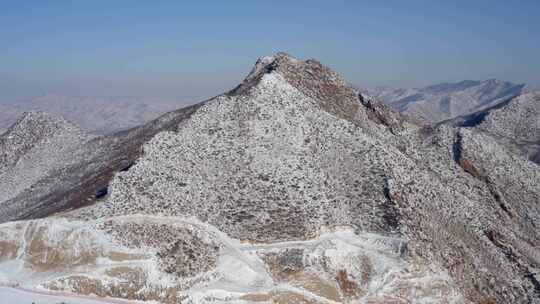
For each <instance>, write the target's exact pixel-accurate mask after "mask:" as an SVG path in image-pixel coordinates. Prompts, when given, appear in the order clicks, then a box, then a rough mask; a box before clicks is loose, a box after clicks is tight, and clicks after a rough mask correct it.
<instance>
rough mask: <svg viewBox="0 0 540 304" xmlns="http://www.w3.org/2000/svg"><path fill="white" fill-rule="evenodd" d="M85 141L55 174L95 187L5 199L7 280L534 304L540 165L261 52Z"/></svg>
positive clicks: (330, 299)
mask: <svg viewBox="0 0 540 304" xmlns="http://www.w3.org/2000/svg"><path fill="white" fill-rule="evenodd" d="M62 134H63V133H62ZM109 143H114V145H109ZM38 146H39V147H41V148H42V149H48V147H49V146H48V143H47V142H41V143H40V145H38ZM80 147H81V148H76V149H75V150H76V151H84V152H88V151H89V152H92V153H93V154H92V155H93V157H95V159H98V160H99V162H96V163H95V164H94V163H93V162H88V161H87V160H86V159H84V157H83V159H82V160H79V158H75V159H72V160H71V163H70V164H69V165H68V166H67V167H62V165H58V167H57V168H55V169H54V170H58V171H60V172H62V173H63V175H62V176H63V178H64V179H66V180H67V179H69V180H75V181H77V177H78V176H92V178H89V179H88V181H89V182H87V183H83V184H80V183H73V184H67V185H63V186H62V188H61V190H62V191H63V192H62V193H65V194H66V195H65V196H69V197H70V199H64V198H63V197H62V199H59V200H58V201H57V200H54V199H50V198H48V199H49V201H50V202H52V203H54V204H57V208H56V209H54V210H53V209H49V208H48V207H47V206H48V205H47V206H44V205H43V204H41V203H40V200H37V199H35V200H31V201H29V200H23V198H25V197H31V198H33V197H36V196H35V195H34V194H33V193H34V192H32V191H33V190H32V189H35V188H36V187H40V188H39V189H41V190H42V191H41V192H42V193H43V192H44V193H48V191H49V192H52V193H54V194H55V195H56V194H57V192H59V191H60V190H57V189H60V188H59V186H58V182H57V181H56V182H54V183H52V182H50V183H49V182H47V181H48V180H46V181H44V182H41V181H42V179H39V182H38V185H37V186H33V185H31V186H30V187H29V188H31V189H26V188H25V189H22V190H21V194H19V195H17V196H15V197H14V198H10V199H9V200H7V201H5V202H0V219H1V218H2V216H4V220H3V221H9V220H19V221H10V222H6V223H4V224H1V225H0V240H1V241H0V282H2V283H4V284H21V286H23V287H26V288H43V289H48V290H53V291H57V292H71V293H76V294H82V295H97V296H100V297H111V298H121V299H128V300H138V301H157V302H160V303H539V301H540V283H539V279H540V278H539V277H538V275H537V273H538V265H540V256H539V254H538V246H539V244H540V243H539V240H540V235H539V231H538V229H537V228H536V227H538V226H539V225H540V169H539V167H538V166H537V165H536V164H534V163H533V162H530V161H528V160H527V159H526V158H524V157H521V156H520V155H519V154H516V153H514V151H511V150H509V149H508V148H507V147H506V146H505V145H503V144H501V142H500V141H499V140H498V139H497V138H495V137H494V136H493V134H490V133H489V132H486V131H485V130H482V129H479V128H462V127H460V126H454V125H449V124H442V125H439V126H436V127H430V126H427V125H423V124H419V123H415V122H412V121H409V120H408V119H407V118H405V117H403V116H401V115H400V114H399V113H395V112H393V111H391V110H390V109H389V108H388V107H386V106H384V105H383V104H381V103H379V102H378V101H377V100H375V99H373V98H369V97H367V96H363V95H361V94H360V93H359V92H358V91H357V90H355V89H354V88H352V87H350V86H348V85H347V83H346V82H345V81H344V80H343V79H342V78H341V77H340V76H339V75H337V74H336V73H335V72H333V71H332V70H330V69H329V68H327V67H325V66H323V65H322V64H320V63H319V62H317V61H315V60H306V61H303V60H299V59H296V58H294V57H292V56H289V55H287V54H283V53H279V54H277V55H275V56H269V57H263V58H261V59H260V60H259V61H258V62H257V63H256V65H255V67H254V68H253V70H252V72H251V73H250V74H249V75H248V76H247V78H246V79H245V80H244V81H243V82H242V83H241V84H240V85H239V86H238V87H236V88H234V89H233V90H231V91H230V92H228V93H226V94H223V95H220V96H218V97H215V98H213V99H210V100H208V101H205V102H203V103H201V104H198V105H196V106H193V107H191V108H186V109H182V110H178V111H175V112H171V113H169V114H166V115H164V116H163V117H161V118H159V119H158V120H156V121H153V122H151V123H149V124H147V125H144V126H141V127H139V128H136V129H133V130H130V131H128V132H124V133H119V134H117V135H112V136H110V137H105V138H98V139H89V140H88V141H87V142H83V143H82V144H81V145H80ZM113 147H118V151H127V152H129V154H128V156H129V157H128V156H125V155H124V154H122V155H120V154H118V153H120V152H114V153H113V151H117V149H113ZM92 148H95V149H92ZM122 149H123V150H122ZM6 151H8V152H9V151H11V150H8V149H6ZM28 151H33V148H32V149H30V150H28ZM77 153H82V152H77ZM23 154H24V155H28V156H25V157H28V159H29V161H30V160H35V159H36V158H35V157H36V156H33V154H29V153H27V152H25V153H23ZM121 156H122V157H121ZM79 162H80V164H79ZM15 163H16V162H15ZM112 164H114V165H112ZM9 168H15V169H10V170H15V171H14V172H16V170H17V169H16V168H17V166H16V165H11V166H9ZM50 172H51V171H50V170H48V171H47V172H45V173H40V174H42V176H45V177H47V176H51V178H54V176H53V175H50ZM94 176H97V177H99V178H93V177H94ZM92 181H99V183H100V184H99V187H96V186H94V185H93V184H92ZM49 187H50V188H49ZM47 189H51V190H47ZM88 189H89V190H88ZM101 189H103V190H102V191H101ZM0 190H7V188H3V189H0ZM81 191H83V192H84V193H85V195H87V196H83V195H81V194H80V193H81ZM94 193H95V195H94V196H93V197H92V194H94ZM78 198H84V199H85V202H86V203H85V204H80V203H78V201H77V199H78ZM87 198H88V200H86V199H87ZM20 202H24V203H25V204H26V206H30V207H32V208H33V209H32V212H29V211H28V210H27V208H21V205H22V203H20ZM6 206H7V207H6ZM81 206H82V207H81ZM2 210H5V211H4V213H2ZM38 211H39V212H38ZM44 215H46V216H47V217H46V218H44V219H36V218H37V217H39V216H44ZM23 219H25V220H23ZM501 274H504V275H501Z"/></svg>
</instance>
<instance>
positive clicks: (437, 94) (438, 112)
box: [365, 79, 529, 123]
mask: <svg viewBox="0 0 540 304" xmlns="http://www.w3.org/2000/svg"><path fill="white" fill-rule="evenodd" d="M528 90H529V89H528V87H527V86H526V85H524V84H514V83H511V82H506V81H500V80H497V79H489V80H485V81H472V80H464V81H461V82H456V83H441V84H436V85H431V86H427V87H425V88H414V89H398V88H391V87H377V88H374V89H367V90H365V92H366V93H367V94H369V95H371V96H373V97H376V98H378V99H380V100H382V101H384V102H385V103H387V104H388V105H389V106H390V107H392V108H393V109H394V110H396V111H399V112H402V113H405V114H407V115H409V116H411V117H415V118H420V119H423V120H425V121H427V122H430V123H438V122H441V121H444V120H448V119H452V118H455V117H458V116H462V115H467V114H470V113H473V112H476V111H480V110H482V109H486V108H489V107H491V106H493V105H496V104H498V103H500V102H502V101H506V100H508V99H511V98H513V97H516V96H518V95H520V94H521V93H524V92H526V91H528Z"/></svg>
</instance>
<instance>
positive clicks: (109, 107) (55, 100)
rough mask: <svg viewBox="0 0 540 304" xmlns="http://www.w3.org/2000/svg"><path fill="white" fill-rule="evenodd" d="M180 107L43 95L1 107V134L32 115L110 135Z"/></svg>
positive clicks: (140, 100)
mask: <svg viewBox="0 0 540 304" xmlns="http://www.w3.org/2000/svg"><path fill="white" fill-rule="evenodd" d="M181 106H182V104H181V103H180V102H177V101H172V100H164V99H155V98H154V99H151V98H149V99H145V98H136V97H78V96H62V95H44V96H39V97H35V98H32V99H29V100H24V101H17V102H8V103H0V134H2V129H4V130H5V129H7V128H8V127H9V126H10V125H12V124H13V123H14V122H15V121H16V120H17V119H18V118H19V117H20V116H21V115H22V114H23V113H24V112H30V111H44V112H47V113H49V114H50V115H53V116H61V117H63V118H65V119H67V120H69V121H71V122H73V123H75V124H76V125H78V126H79V127H80V128H81V129H82V130H84V131H86V132H90V133H94V134H107V133H112V132H115V131H119V130H124V129H128V128H131V127H134V126H137V125H141V124H143V123H145V122H148V121H150V120H152V119H154V118H156V117H158V116H159V115H160V114H163V113H165V112H168V111H171V110H174V109H176V108H178V107H181Z"/></svg>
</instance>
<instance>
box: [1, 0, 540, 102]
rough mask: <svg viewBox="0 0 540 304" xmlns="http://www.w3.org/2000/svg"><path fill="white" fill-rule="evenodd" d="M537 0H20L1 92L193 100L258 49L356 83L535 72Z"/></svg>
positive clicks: (538, 80) (5, 37)
mask: <svg viewBox="0 0 540 304" xmlns="http://www.w3.org/2000/svg"><path fill="white" fill-rule="evenodd" d="M538 11H540V3H538V2H537V1H522V2H520V4H519V5H513V4H511V3H508V2H507V1H475V2H474V3H470V2H468V1H454V2H451V3H449V2H442V1H408V2H406V3H405V2H403V1H386V2H385V4H381V3H373V2H372V3H370V2H368V1H332V2H325V1H309V2H308V1H298V2H295V3H294V4H291V3H288V2H285V1H273V2H256V3H254V1H235V2H234V3H229V2H218V1H199V2H198V3H195V4H194V3H189V4H185V3H179V2H173V1H171V2H167V1H165V2H160V3H158V4H154V3H144V4H139V3H137V4H133V3H131V2H128V1H115V2H114V3H108V2H106V1H93V2H92V3H76V4H74V3H61V2H47V3H44V2H39V1H35V2H25V3H23V4H19V3H17V4H3V5H2V10H1V11H0V25H1V26H2V27H1V29H0V39H1V41H2V42H3V43H2V45H1V46H0V66H2V69H1V70H0V101H6V100H13V99H17V100H22V99H25V98H30V97H33V96H39V95H43V94H50V93H52V94H58V95H68V96H128V97H141V98H148V97H152V98H156V97H157V98H167V99H176V100H181V101H183V102H185V103H193V102H196V101H200V100H203V99H206V98H208V97H212V96H214V95H216V94H219V93H222V92H224V91H226V90H228V89H231V88H232V87H234V86H235V85H236V84H238V82H240V81H241V80H242V79H243V78H244V77H245V75H246V74H247V73H248V72H249V70H250V69H251V67H252V66H253V64H254V62H255V60H256V59H257V58H258V57H261V56H264V55H269V54H273V53H276V52H278V51H284V52H287V53H290V54H292V55H294V56H297V57H299V58H303V59H307V58H315V59H317V60H320V61H321V62H323V63H324V64H326V65H329V66H330V67H332V68H333V69H335V70H336V71H338V72H339V73H341V74H342V75H343V76H344V77H345V78H346V79H347V80H348V81H349V82H351V83H353V84H354V85H357V86H360V87H375V86H393V87H404V88H408V87H423V86H426V85H431V84H435V83H440V82H457V81H461V80H465V79H471V80H485V79H490V78H497V79H500V80H504V81H512V82H515V83H526V84H530V85H532V86H538V85H539V84H540V58H538V55H537V54H540V40H539V39H537V37H539V36H540V20H538V18H537V16H536V15H537V13H538Z"/></svg>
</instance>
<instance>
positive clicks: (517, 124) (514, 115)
mask: <svg viewBox="0 0 540 304" xmlns="http://www.w3.org/2000/svg"><path fill="white" fill-rule="evenodd" d="M444 123H445V124H450V125H454V126H461V127H467V128H476V129H479V130H482V131H483V132H486V133H489V134H490V135H491V136H493V137H494V138H496V139H497V140H498V141H499V142H500V143H501V144H502V145H505V146H506V147H507V148H508V149H509V150H512V151H514V152H516V153H517V154H521V155H523V156H525V158H528V159H530V160H532V161H533V162H536V163H537V164H540V91H533V92H529V93H524V94H522V95H519V96H517V97H515V98H512V99H510V100H508V101H507V102H502V103H499V104H496V105H495V106H492V107H490V108H487V109H484V110H481V111H478V112H474V113H472V114H469V115H465V116H460V117H457V118H455V119H452V120H450V121H446V122H444Z"/></svg>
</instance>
